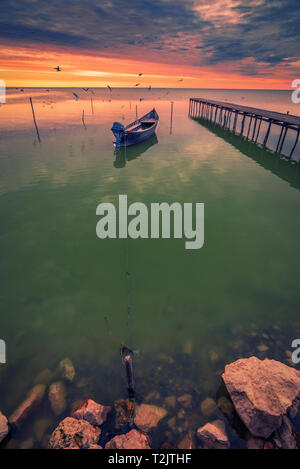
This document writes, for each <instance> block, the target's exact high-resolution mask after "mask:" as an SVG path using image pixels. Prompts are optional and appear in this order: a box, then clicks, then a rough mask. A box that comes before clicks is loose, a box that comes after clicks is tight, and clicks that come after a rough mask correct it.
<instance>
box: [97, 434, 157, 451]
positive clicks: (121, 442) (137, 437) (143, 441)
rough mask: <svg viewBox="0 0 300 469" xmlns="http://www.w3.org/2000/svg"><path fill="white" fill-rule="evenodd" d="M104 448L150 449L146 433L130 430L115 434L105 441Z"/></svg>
mask: <svg viewBox="0 0 300 469" xmlns="http://www.w3.org/2000/svg"><path fill="white" fill-rule="evenodd" d="M105 449H150V446H149V441H148V438H147V436H146V435H144V434H143V433H141V432H139V431H137V430H131V431H130V432H128V433H125V434H124V435H117V436H115V437H114V438H112V439H111V440H110V441H109V442H108V443H106V446H105Z"/></svg>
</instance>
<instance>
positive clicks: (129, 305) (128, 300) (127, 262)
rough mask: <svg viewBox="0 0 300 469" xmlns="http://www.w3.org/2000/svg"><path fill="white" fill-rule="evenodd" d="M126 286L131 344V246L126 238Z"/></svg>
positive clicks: (128, 331) (128, 341) (128, 328)
mask: <svg viewBox="0 0 300 469" xmlns="http://www.w3.org/2000/svg"><path fill="white" fill-rule="evenodd" d="M125 275H126V286H127V344H128V347H130V345H131V329H130V326H131V274H130V272H129V246H128V238H126V271H125Z"/></svg>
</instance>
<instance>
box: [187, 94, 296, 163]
mask: <svg viewBox="0 0 300 469" xmlns="http://www.w3.org/2000/svg"><path fill="white" fill-rule="evenodd" d="M189 115H190V116H192V117H193V118H195V119H205V120H209V121H211V122H213V123H215V124H218V125H220V126H222V127H223V128H224V129H228V130H231V131H233V132H234V133H236V127H237V121H238V116H239V115H242V116H243V117H242V123H241V129H240V132H239V133H240V135H241V136H245V137H246V138H247V139H248V140H250V141H252V142H253V143H257V140H258V137H259V134H260V131H261V124H262V122H263V121H264V122H267V123H268V127H267V131H266V133H265V137H264V140H263V146H264V147H265V146H267V143H268V139H269V136H270V132H271V127H272V125H273V124H274V125H279V126H280V127H281V131H280V135H279V138H278V141H277V145H276V150H275V153H281V151H282V148H283V144H284V141H285V138H286V135H287V132H288V129H292V130H296V139H295V143H294V145H293V147H292V148H291V151H290V154H289V155H288V158H289V159H291V158H292V156H293V153H294V151H295V149H296V146H297V143H298V140H299V135H300V126H298V128H296V127H295V126H290V125H288V124H283V123H280V122H279V121H275V120H273V119H271V118H267V117H263V116H260V115H256V114H254V113H251V112H245V111H240V110H236V109H230V108H229V107H224V106H222V105H221V104H215V103H210V102H207V101H202V100H194V99H192V98H191V99H190V104H189ZM233 115H234V119H233V124H232V117H233ZM246 117H249V118H250V120H249V124H248V129H247V134H245V135H244V130H245V121H246ZM253 120H254V125H253V129H251V126H252V122H253Z"/></svg>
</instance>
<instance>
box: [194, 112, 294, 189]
mask: <svg viewBox="0 0 300 469" xmlns="http://www.w3.org/2000/svg"><path fill="white" fill-rule="evenodd" d="M192 120H195V121H198V122H199V123H200V124H201V125H202V126H203V127H205V128H206V129H208V130H210V131H211V132H212V133H214V134H215V135H217V136H218V137H221V138H222V139H224V140H225V141H226V142H227V143H230V144H231V145H232V146H233V147H235V148H236V149H237V150H239V151H240V152H241V153H243V155H246V156H248V158H251V159H252V160H254V161H256V163H258V164H259V165H260V166H262V167H263V168H265V169H267V170H268V171H271V172H272V173H273V174H275V175H276V176H278V177H279V178H280V179H282V180H283V181H286V182H288V183H289V184H290V185H291V186H292V187H294V188H296V189H298V190H300V169H299V164H295V162H292V161H288V160H286V159H284V158H280V157H279V156H278V155H275V154H274V153H273V152H271V151H270V150H268V149H266V148H263V147H261V146H260V145H257V144H255V143H253V142H251V141H250V140H247V139H245V138H243V137H241V136H240V135H237V134H235V133H233V132H231V131H230V130H226V129H223V128H222V127H220V126H219V125H216V124H213V123H211V122H209V121H206V120H203V119H201V120H199V119H192Z"/></svg>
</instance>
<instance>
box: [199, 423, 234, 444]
mask: <svg viewBox="0 0 300 469" xmlns="http://www.w3.org/2000/svg"><path fill="white" fill-rule="evenodd" d="M197 437H198V439H199V440H200V441H201V443H202V444H203V448H204V449H227V448H229V446H230V443H229V440H228V436H227V434H226V431H225V424H224V422H222V420H215V421H214V422H212V423H207V424H206V425H204V427H201V428H198V430H197Z"/></svg>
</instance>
